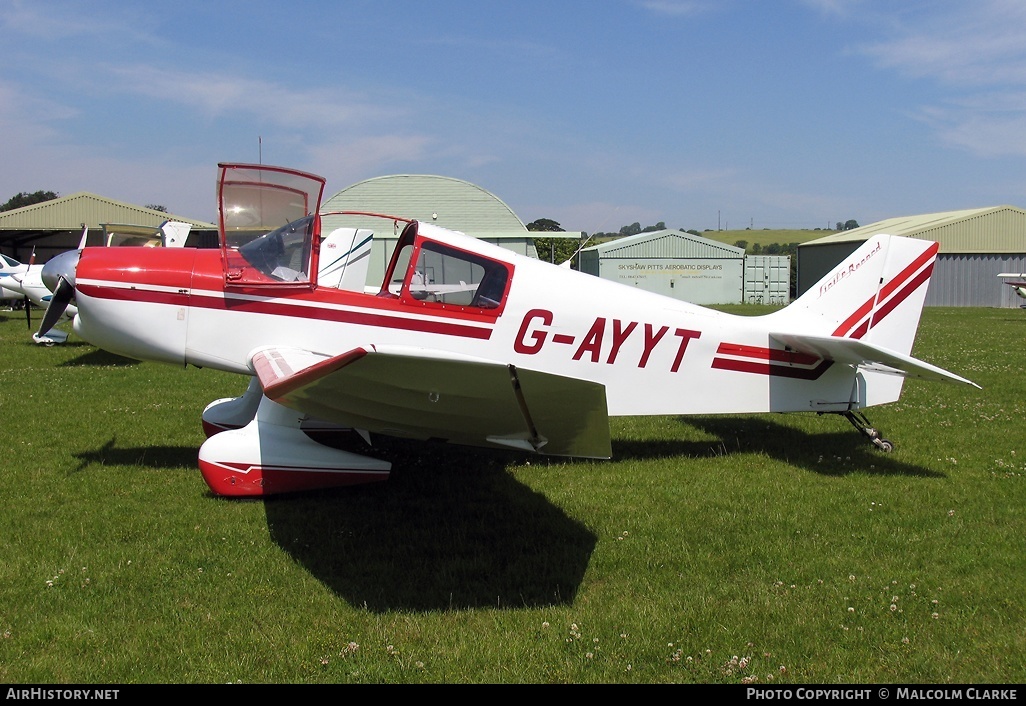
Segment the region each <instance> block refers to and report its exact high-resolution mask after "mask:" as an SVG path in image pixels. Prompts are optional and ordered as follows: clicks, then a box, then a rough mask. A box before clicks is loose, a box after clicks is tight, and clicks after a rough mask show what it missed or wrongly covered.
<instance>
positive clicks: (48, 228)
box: [0, 191, 217, 263]
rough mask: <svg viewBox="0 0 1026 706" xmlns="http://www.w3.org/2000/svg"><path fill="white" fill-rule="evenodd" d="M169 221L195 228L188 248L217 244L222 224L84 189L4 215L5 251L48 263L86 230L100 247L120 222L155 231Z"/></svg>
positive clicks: (0, 248)
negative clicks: (109, 230) (219, 228)
mask: <svg viewBox="0 0 1026 706" xmlns="http://www.w3.org/2000/svg"><path fill="white" fill-rule="evenodd" d="M168 220H174V221H181V222H183V223H188V224H190V225H191V226H192V230H191V231H190V233H189V238H188V240H187V241H186V244H187V245H190V246H197V247H208V246H209V245H210V243H211V238H212V239H213V240H212V243H213V245H217V226H215V225H214V224H213V223H206V222H204V221H198V220H195V219H193V218H186V217H183V216H178V215H173V214H170V213H165V212H163V211H157V210H155V209H152V208H146V207H144V206H135V205H133V204H129V203H123V202H121V201H115V200H113V199H108V198H105V197H103V196H97V195H96V194H91V193H88V192H85V191H80V192H77V193H74V194H71V195H70V196H62V197H60V198H56V199H51V200H50V201H42V202H40V203H36V204H32V205H30V206H23V207H21V208H16V209H12V210H10V211H3V212H0V252H2V253H3V254H4V255H8V256H10V257H12V258H14V259H15V260H18V261H19V262H26V263H27V262H28V261H29V259H30V258H31V257H32V253H33V252H34V253H35V256H36V257H35V261H36V263H43V262H46V261H48V260H49V259H50V258H52V257H53V256H54V255H58V254H60V253H62V252H64V251H65V250H73V249H74V248H77V247H78V245H79V243H80V242H81V240H82V230H83V229H84V228H87V227H88V228H89V235H88V239H87V244H88V245H100V244H101V243H102V234H103V233H104V230H105V228H110V227H112V226H113V225H115V224H121V225H134V226H152V227H154V228H156V227H158V226H160V225H161V224H162V223H164V221H168Z"/></svg>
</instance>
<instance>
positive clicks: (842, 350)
mask: <svg viewBox="0 0 1026 706" xmlns="http://www.w3.org/2000/svg"><path fill="white" fill-rule="evenodd" d="M938 247H939V246H938V244H937V243H935V242H932V241H927V240H919V239H916V238H906V237H899V236H891V235H877V236H874V237H872V238H870V239H869V240H867V241H866V242H865V243H864V244H863V245H862V246H860V247H859V248H858V249H857V250H855V252H853V253H852V254H851V255H849V256H848V257H847V258H846V259H845V260H844V261H843V262H841V263H840V264H839V265H837V266H836V267H834V268H833V269H832V270H831V271H830V272H829V273H828V274H827V275H826V276H825V277H823V278H822V279H821V280H820V281H819V282H817V283H816V284H815V285H813V286H812V287H811V288H809V289H808V290H807V291H806V292H805V293H804V294H802V296H800V297H799V298H798V299H796V300H795V301H794V302H793V303H792V304H791V305H790V306H788V307H786V308H785V309H783V310H781V311H779V312H777V313H776V314H771V315H770V316H772V317H775V318H774V320H773V325H774V328H773V332H772V333H771V334H770V335H771V336H772V337H773V338H774V339H776V340H778V341H780V342H781V343H783V344H784V345H785V346H787V347H789V348H791V349H793V350H797V351H801V352H804V353H809V354H814V355H818V356H820V357H822V358H825V359H828V360H833V361H835V362H839V363H843V364H848V365H852V366H854V367H856V368H858V369H859V370H860V371H861V372H862V373H863V375H864V376H865V377H866V378H869V379H873V380H874V383H873V385H872V386H871V387H873V392H872V394H869V395H868V397H869V399H867V400H866V401H867V402H868V403H869V404H881V403H884V402H888V401H893V400H895V399H897V397H898V394H899V393H900V390H901V384H902V380H903V378H905V377H919V378H925V379H931V380H947V381H953V382H960V383H965V384H969V385H973V386H976V387H978V386H977V385H976V384H975V383H973V382H971V381H969V380H966V379H965V378H962V377H960V376H958V375H955V374H954V373H950V372H948V371H946V370H943V369H941V368H938V367H937V366H934V365H931V364H929V363H926V362H924V361H921V360H918V359H916V358H913V357H912V356H911V355H910V354H911V352H912V345H913V343H914V342H915V337H916V331H917V330H918V328H919V321H920V318H921V316H922V312H923V305H924V304H925V302H926V292H927V289H928V287H929V284H930V276H931V275H932V274H933V267H934V263H935V262H936V259H937V251H938ZM867 387H869V386H867Z"/></svg>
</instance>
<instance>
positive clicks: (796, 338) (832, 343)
mask: <svg viewBox="0 0 1026 706" xmlns="http://www.w3.org/2000/svg"><path fill="white" fill-rule="evenodd" d="M770 337H771V338H773V339H774V340H776V341H779V342H780V343H783V344H784V345H785V346H787V347H788V348H790V349H792V350H795V351H798V352H800V353H808V354H809V355H816V356H819V357H820V358H824V359H826V360H833V361H835V362H837V363H842V364H846V365H853V366H855V367H858V368H862V369H865V370H873V371H876V372H882V373H890V374H893V375H901V376H903V377H912V378H922V379H924V380H939V381H943V382H959V383H963V384H965V385H972V386H973V387H976V388H979V387H980V386H979V385H977V384H976V383H975V382H972V381H971V380H966V379H965V378H963V377H960V376H958V375H955V374H954V373H951V372H948V371H947V370H944V369H943V368H938V367H937V366H936V365H931V364H930V363H927V362H925V361H922V360H919V359H918V358H913V357H912V356H909V355H904V354H902V353H898V352H896V351H891V350H887V349H886V348H882V347H880V346H875V345H873V344H872V343H867V342H866V341H862V340H859V339H855V338H842V337H840V336H809V335H804V334H793V333H770Z"/></svg>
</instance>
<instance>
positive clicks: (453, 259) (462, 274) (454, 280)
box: [407, 241, 509, 309]
mask: <svg viewBox="0 0 1026 706" xmlns="http://www.w3.org/2000/svg"><path fill="white" fill-rule="evenodd" d="M508 278H509V273H508V271H507V270H506V267H505V266H504V265H502V264H501V263H498V262H495V261H493V260H488V259H486V258H482V257H479V256H477V255H473V254H471V253H467V252H463V251H461V250H456V249H454V248H450V247H448V246H446V245H442V244H440V243H435V242H432V241H425V242H424V243H423V245H422V246H421V248H420V251H419V253H418V256H417V262H416V265H415V267H414V268H413V271H412V273H411V274H410V276H409V283H408V286H407V291H408V293H409V295H410V296H411V297H413V298H414V299H417V300H419V301H426V302H441V303H442V304H453V305H456V306H471V307H478V308H482V309H496V308H498V307H499V305H500V304H501V303H502V295H503V294H504V293H505V291H506V280H507V279H508Z"/></svg>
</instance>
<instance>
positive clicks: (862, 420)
mask: <svg viewBox="0 0 1026 706" xmlns="http://www.w3.org/2000/svg"><path fill="white" fill-rule="evenodd" d="M839 414H841V415H842V416H843V417H844V418H845V419H847V420H848V421H849V422H851V425H852V426H853V427H855V428H856V429H858V430H859V433H860V434H862V435H863V436H864V437H866V438H867V439H869V440H870V441H871V442H872V443H873V446H875V447H876V448H878V449H880V450H881V451H883V452H885V453H890V452H891V451H893V450H894V444H892V443H891V442H890V441H888V440H887V439H885V438H883V437H882V436H881V435H880V431H879V430H878V429H876V428H874V427H873V426H872V425H871V424H870V423H869V419H867V418H866V415H864V414H862V413H861V412H853V411H851V410H849V411H847V412H840V413H839Z"/></svg>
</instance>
